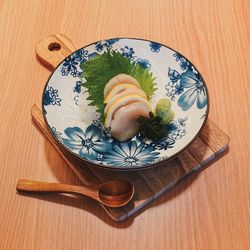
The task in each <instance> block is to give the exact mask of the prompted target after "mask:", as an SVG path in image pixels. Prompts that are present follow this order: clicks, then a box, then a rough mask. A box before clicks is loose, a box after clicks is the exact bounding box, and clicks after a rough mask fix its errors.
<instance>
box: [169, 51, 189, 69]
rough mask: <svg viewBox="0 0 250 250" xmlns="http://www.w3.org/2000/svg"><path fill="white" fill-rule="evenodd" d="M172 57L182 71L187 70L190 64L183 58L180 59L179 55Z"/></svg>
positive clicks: (175, 54)
mask: <svg viewBox="0 0 250 250" xmlns="http://www.w3.org/2000/svg"><path fill="white" fill-rule="evenodd" d="M173 56H174V57H175V60H176V61H177V62H178V61H179V62H180V67H181V69H182V70H186V69H188V67H189V66H190V63H189V62H188V61H187V60H186V59H185V58H184V57H182V56H181V55H180V54H179V53H177V52H176V53H174V54H173Z"/></svg>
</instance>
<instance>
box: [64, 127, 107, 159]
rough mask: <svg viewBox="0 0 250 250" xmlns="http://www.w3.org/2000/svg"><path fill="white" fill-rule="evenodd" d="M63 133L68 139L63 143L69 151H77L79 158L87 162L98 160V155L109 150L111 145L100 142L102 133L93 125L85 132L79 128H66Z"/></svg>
mask: <svg viewBox="0 0 250 250" xmlns="http://www.w3.org/2000/svg"><path fill="white" fill-rule="evenodd" d="M64 133H65V134H66V135H67V137H68V138H69V139H65V138H63V143H64V145H65V146H66V147H68V148H70V149H71V150H77V151H79V154H80V156H82V157H84V158H86V159H88V160H98V158H100V156H99V155H100V154H103V153H105V152H107V151H109V150H110V148H111V144H110V143H109V142H107V141H105V140H102V141H101V137H102V132H101V130H100V129H99V128H98V127H97V126H96V125H94V124H91V125H90V126H89V127H87V129H86V130H85V132H83V131H82V130H81V129H80V128H79V127H73V128H66V129H65V130H64Z"/></svg>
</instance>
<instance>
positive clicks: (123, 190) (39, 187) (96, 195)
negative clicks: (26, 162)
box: [16, 179, 134, 207]
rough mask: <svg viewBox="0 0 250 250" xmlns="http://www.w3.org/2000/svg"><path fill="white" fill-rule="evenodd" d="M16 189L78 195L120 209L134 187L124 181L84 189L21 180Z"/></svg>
mask: <svg viewBox="0 0 250 250" xmlns="http://www.w3.org/2000/svg"><path fill="white" fill-rule="evenodd" d="M16 189H17V190H19V191H28V192H46V193H47V192H49V193H67V194H80V195H85V196H88V197H90V198H92V199H94V200H96V201H98V202H100V203H102V204H103V205H105V206H108V207H122V206H124V205H126V204H127V203H128V202H129V201H130V200H131V199H132V197H133V195H134V186H133V185H132V184H131V183H130V182H128V181H125V180H114V181H107V182H103V183H101V184H98V185H92V186H88V187H85V186H73V185H68V184H61V183H49V182H39V181H32V180H24V179H21V180H19V181H18V183H17V186H16Z"/></svg>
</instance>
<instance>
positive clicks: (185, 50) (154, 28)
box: [0, 0, 250, 250]
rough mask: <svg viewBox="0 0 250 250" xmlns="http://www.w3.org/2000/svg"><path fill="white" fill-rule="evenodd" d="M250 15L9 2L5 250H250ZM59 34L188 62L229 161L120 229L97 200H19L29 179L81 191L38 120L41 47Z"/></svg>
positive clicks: (167, 6) (112, 0)
mask: <svg viewBox="0 0 250 250" xmlns="http://www.w3.org/2000/svg"><path fill="white" fill-rule="evenodd" d="M249 13H250V5H249V1H236V0H221V1H216V0H204V1H198V0H183V1H175V0H169V1H165V0H158V1H157V2H154V1H150V0H145V1H139V0H133V1H132V0H126V1H125V0H109V1H105V3H104V1H101V0H95V1H92V0H84V1H80V0H76V1H66V0H53V1H42V0H22V1H15V0H2V1H0V58H1V60H0V96H1V98H0V115H1V117H2V120H1V122H0V135H1V141H0V152H1V153H0V160H1V167H0V168H1V179H0V201H1V205H0V214H1V221H0V249H25V250H26V249H132V250H134V249H249V246H250V238H249V233H250V197H249V193H250V181H249V180H250V171H249V162H250V154H249V149H250V128H249V126H248V122H249V113H250V98H249V91H248V85H249V79H250V73H249V65H248V59H249V58H250V51H249V45H250V44H249V41H250V37H249V34H250V27H249V23H250V22H249V20H250V18H249V17H250V16H249ZM54 33H64V34H66V35H67V36H69V37H70V38H71V39H72V40H73V41H74V43H75V44H76V45H77V47H80V46H82V45H85V44H88V43H91V42H93V41H97V40H100V39H103V38H108V37H117V36H131V37H142V38H146V39H152V40H155V41H158V42H162V43H164V44H167V45H168V46H170V47H172V48H174V49H176V50H178V51H179V52H181V53H182V54H184V55H185V56H187V57H188V58H189V59H190V60H191V61H192V62H193V63H194V64H195V65H196V66H197V68H198V69H199V71H200V72H201V73H202V75H203V77H204V79H205V80H206V82H207V84H208V87H209V92H210V99H211V110H210V111H211V112H210V119H211V120H213V121H215V122H216V123H217V124H218V125H219V126H220V127H221V128H222V129H223V131H226V132H227V134H229V136H230V138H231V143H230V150H229V153H228V154H227V155H225V157H223V158H221V159H220V160H219V161H217V162H215V163H214V164H213V166H211V167H209V168H207V169H206V170H205V171H203V172H202V173H201V174H200V175H198V176H194V177H191V178H187V179H186V180H184V181H183V182H181V183H180V184H179V185H178V186H176V188H174V189H173V190H172V191H170V192H169V193H168V194H166V195H164V196H162V197H161V198H159V199H158V201H156V203H154V204H152V205H151V207H150V208H149V209H147V210H145V211H144V212H143V213H142V214H140V216H137V217H136V218H135V219H130V220H128V221H125V222H123V223H120V224H117V223H115V222H112V221H110V219H109V218H108V217H107V216H106V214H105V213H104V212H103V210H102V209H101V208H100V207H97V206H96V204H95V203H94V202H90V201H89V200H87V199H82V200H75V199H72V198H70V197H60V196H53V197H46V198H43V197H40V196H39V197H37V196H31V197H25V196H20V195H18V194H16V191H15V185H16V181H17V179H19V178H30V179H40V180H44V181H58V182H63V183H69V184H80V181H79V180H78V178H77V177H76V176H75V175H74V173H72V172H70V171H68V166H67V164H66V163H65V162H64V160H63V159H62V158H61V156H60V155H59V154H58V153H57V152H56V151H55V150H54V149H53V147H52V145H51V144H50V143H49V142H47V141H46V140H45V139H44V138H43V137H42V136H41V135H39V133H38V131H37V129H36V128H35V127H34V126H33V124H32V122H31V119H30V108H31V106H32V104H33V103H34V102H35V101H37V100H38V101H40V99H41V93H42V90H43V87H44V83H45V81H46V80H47V78H48V77H49V73H48V71H47V69H45V68H43V67H41V65H39V63H37V60H36V57H35V46H36V44H37V43H38V42H39V41H40V40H41V39H42V38H43V37H46V36H48V35H50V34H54ZM166 70H167V69H166ZM65 225H67V226H65Z"/></svg>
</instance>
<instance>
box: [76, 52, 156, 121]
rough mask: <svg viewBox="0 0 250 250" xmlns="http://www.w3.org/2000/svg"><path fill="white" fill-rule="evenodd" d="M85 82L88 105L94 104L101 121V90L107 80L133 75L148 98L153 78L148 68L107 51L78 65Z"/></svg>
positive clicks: (102, 108)
mask: <svg viewBox="0 0 250 250" xmlns="http://www.w3.org/2000/svg"><path fill="white" fill-rule="evenodd" d="M80 67H81V68H82V69H83V77H84V78H85V79H86V82H85V83H83V86H84V87H86V88H87V89H88V93H89V97H88V100H90V101H91V102H90V105H92V106H96V107H97V110H98V112H100V114H101V116H100V119H101V121H103V120H104V107H105V105H104V103H103V101H104V95H103V91H104V88H105V86H106V84H107V83H108V81H109V80H110V79H111V78H113V77H114V76H116V75H118V74H122V73H124V74H127V75H130V76H132V77H134V78H135V79H136V80H137V81H138V82H139V83H140V85H141V87H142V89H143V90H144V92H145V93H146V95H147V96H148V98H149V99H150V98H151V97H152V95H153V94H154V91H155V90H156V88H155V84H154V81H155V78H154V77H153V75H152V73H150V72H149V70H148V69H143V68H142V67H141V65H139V64H136V63H134V62H131V61H130V60H129V58H127V57H124V56H123V55H122V54H120V53H119V52H117V51H107V52H104V53H103V54H101V55H98V56H96V57H94V58H92V59H90V60H89V61H87V62H84V63H83V64H81V65H80Z"/></svg>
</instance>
